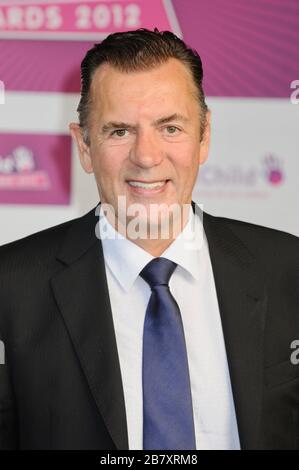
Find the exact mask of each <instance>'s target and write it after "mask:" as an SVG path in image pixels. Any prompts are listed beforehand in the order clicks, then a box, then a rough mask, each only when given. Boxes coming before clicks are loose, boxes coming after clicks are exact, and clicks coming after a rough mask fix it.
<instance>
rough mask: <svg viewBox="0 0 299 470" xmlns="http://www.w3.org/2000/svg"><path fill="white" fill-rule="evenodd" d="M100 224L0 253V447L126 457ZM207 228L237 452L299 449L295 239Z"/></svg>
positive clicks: (261, 230)
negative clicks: (1, 356)
mask: <svg viewBox="0 0 299 470" xmlns="http://www.w3.org/2000/svg"><path fill="white" fill-rule="evenodd" d="M192 206H193V210H194V208H195V204H194V203H192ZM97 222H98V217H96V215H95V209H92V210H91V211H90V212H89V213H87V214H86V215H84V216H83V217H80V218H78V219H74V220H71V221H68V222H66V223H64V224H60V225H58V226H55V227H51V228H50V229H47V230H43V231H41V232H39V233H36V234H33V235H30V236H29V237H26V238H24V239H21V240H18V241H15V242H12V243H9V244H6V245H3V246H2V247H0V280H1V285H0V335H1V339H2V341H3V342H4V345H5V364H4V365H0V448H1V449H12V448H18V449H105V450H113V449H118V450H120V449H121V450H125V449H128V434H127V426H126V411H125V403H124V395H123V388H122V379H121V372H120V365H119V359H118V352H117V345H116V338H115V333H114V327H113V318H112V313H111V307H110V301H109V292H108V287H107V281H106V275H105V266H104V259H103V253H102V246H101V243H100V240H99V239H98V238H97V236H96V232H95V227H96V224H97ZM203 223H204V229H205V233H206V236H207V240H208V244H209V249H210V255H211V261H212V266H213V272H214V277H215V283H216V291H217V296H218V302H219V308H220V314H221V321H222V326H223V331H224V339H225V344H226V350H227V356H228V363H229V370H230V376H231V383H232V389H233V396H234V402H235V407H236V415H237V422H238V429H239V435H240V441H241V448H242V449H299V365H294V364H292V363H291V361H290V356H291V353H292V352H294V350H292V349H291V347H290V346H291V343H292V341H293V340H296V339H298V340H299V239H298V238H297V237H295V236H293V235H290V234H287V233H284V232H281V231H278V230H273V229H269V228H265V227H262V226H258V225H254V224H249V223H246V222H241V221H237V220H233V219H228V218H223V217H215V216H212V215H210V214H207V213H204V214H203ZM298 356H299V355H298Z"/></svg>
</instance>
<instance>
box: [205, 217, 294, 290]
mask: <svg viewBox="0 0 299 470" xmlns="http://www.w3.org/2000/svg"><path fill="white" fill-rule="evenodd" d="M204 217H207V218H208V219H209V222H208V225H209V226H212V227H213V229H214V230H216V231H217V232H218V237H220V238H221V237H225V236H228V237H230V239H231V240H233V242H234V243H236V244H238V245H239V246H242V247H244V249H246V250H247V252H249V253H250V255H251V256H252V257H253V258H255V259H256V260H257V261H258V263H259V265H260V267H261V269H262V270H265V271H267V273H268V274H270V273H271V270H276V271H277V272H278V273H279V272H285V271H286V270H287V271H288V272H290V271H292V272H293V273H294V274H295V275H296V278H297V280H298V282H299V237H297V236H296V235H293V234H291V233H288V232H285V231H283V230H278V229H274V228H270V227H265V226H263V225H258V224H254V223H250V222H246V221H242V220H237V219H232V218H227V217H218V216H214V215H211V214H208V213H204ZM225 234H229V235H225ZM233 242H232V243H233Z"/></svg>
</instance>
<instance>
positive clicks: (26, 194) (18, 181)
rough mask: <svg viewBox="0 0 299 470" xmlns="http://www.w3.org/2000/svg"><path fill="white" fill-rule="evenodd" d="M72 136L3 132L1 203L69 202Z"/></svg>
mask: <svg viewBox="0 0 299 470" xmlns="http://www.w3.org/2000/svg"><path fill="white" fill-rule="evenodd" d="M70 162H71V138H70V136H69V135H55V134H54V135H52V134H13V133H9V134H1V138H0V203H2V204H3V203H13V204H69V201H70V172H71V165H70Z"/></svg>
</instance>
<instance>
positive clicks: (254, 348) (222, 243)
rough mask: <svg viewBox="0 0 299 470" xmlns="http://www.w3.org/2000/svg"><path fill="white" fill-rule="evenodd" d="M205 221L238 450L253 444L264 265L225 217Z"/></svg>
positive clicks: (258, 395) (259, 385)
mask: <svg viewBox="0 0 299 470" xmlns="http://www.w3.org/2000/svg"><path fill="white" fill-rule="evenodd" d="M192 205H193V208H195V205H194V203H192ZM197 207H198V206H197ZM196 212H197V211H196ZM198 212H199V211H198ZM203 225H204V230H205V234H206V237H207V240H208V245H209V251H210V257H211V262H212V267H213V272H214V279H215V285H216V292H217V297H218V303H219V310H220V315H221V321H222V328H223V334H224V340H225V345H226V352H227V358H228V365H229V370H230V377H231V384H232V391H233V397H234V403H235V409H236V416H237V422H238V429H239V437H240V444H241V448H242V449H252V448H257V447H258V429H259V420H260V415H261V405H262V387H263V337H264V325H265V312H266V302H267V296H266V292H265V286H264V279H263V278H262V276H261V272H262V270H261V269H260V268H259V266H258V265H257V261H256V259H255V257H254V254H253V253H251V252H250V251H249V250H248V248H247V247H246V246H245V245H244V244H243V242H242V241H241V239H240V238H239V237H238V236H236V235H235V233H234V232H233V231H232V229H231V228H230V223H229V219H225V218H220V217H213V216H212V215H210V214H207V213H203ZM257 249H258V247H257Z"/></svg>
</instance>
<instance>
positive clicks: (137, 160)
mask: <svg viewBox="0 0 299 470" xmlns="http://www.w3.org/2000/svg"><path fill="white" fill-rule="evenodd" d="M162 159H163V152H162V148H161V144H160V143H159V142H158V139H157V138H156V137H155V136H154V135H153V134H152V133H150V132H146V131H140V132H138V133H137V135H136V139H135V142H134V145H133V146H132V148H131V151H130V160H131V162H133V163H134V164H135V165H137V166H140V167H142V168H151V167H152V166H156V165H159V164H160V163H161V161H162Z"/></svg>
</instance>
